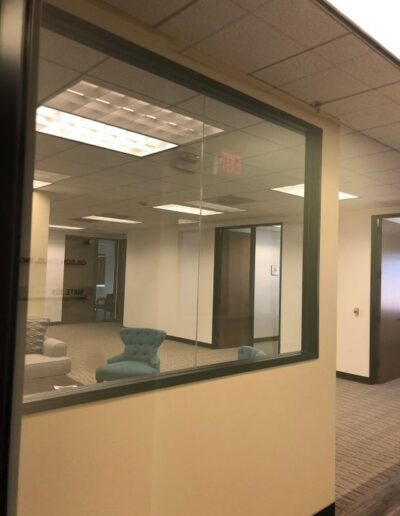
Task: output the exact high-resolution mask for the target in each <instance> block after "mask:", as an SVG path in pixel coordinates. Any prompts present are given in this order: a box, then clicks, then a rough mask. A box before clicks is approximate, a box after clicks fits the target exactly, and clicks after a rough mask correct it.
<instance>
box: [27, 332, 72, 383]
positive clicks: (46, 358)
mask: <svg viewBox="0 0 400 516" xmlns="http://www.w3.org/2000/svg"><path fill="white" fill-rule="evenodd" d="M70 371H71V359H70V358H69V357H67V345H66V344H65V342H62V341H61V340H58V339H54V338H52V337H45V339H44V343H43V353H27V354H26V355H25V380H32V379H35V378H46V377H48V376H60V375H66V374H68V373H69V372H70Z"/></svg>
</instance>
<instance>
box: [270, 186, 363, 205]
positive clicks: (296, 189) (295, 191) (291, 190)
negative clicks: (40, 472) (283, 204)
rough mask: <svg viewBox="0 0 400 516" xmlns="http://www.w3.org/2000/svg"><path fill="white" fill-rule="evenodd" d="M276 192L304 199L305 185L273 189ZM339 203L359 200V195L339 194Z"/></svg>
mask: <svg viewBox="0 0 400 516" xmlns="http://www.w3.org/2000/svg"><path fill="white" fill-rule="evenodd" d="M271 190H274V191H275V192H282V193H285V194H289V195H295V196H296V197H304V184H302V185H291V186H281V187H279V188H271ZM338 198H339V201H345V200H346V199H358V195H353V194H349V193H345V192H339V193H338Z"/></svg>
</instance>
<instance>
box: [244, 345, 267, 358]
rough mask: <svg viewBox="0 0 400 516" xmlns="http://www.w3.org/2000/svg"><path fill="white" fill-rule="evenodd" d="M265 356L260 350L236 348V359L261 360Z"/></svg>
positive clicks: (245, 347)
mask: <svg viewBox="0 0 400 516" xmlns="http://www.w3.org/2000/svg"><path fill="white" fill-rule="evenodd" d="M265 356H266V354H265V353H264V351H262V350H261V349H257V348H253V346H240V347H239V348H238V359H239V360H247V359H249V358H262V357H265Z"/></svg>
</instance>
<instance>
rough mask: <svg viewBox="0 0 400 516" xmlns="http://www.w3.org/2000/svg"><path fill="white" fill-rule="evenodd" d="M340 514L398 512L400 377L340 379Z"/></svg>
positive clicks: (356, 515) (374, 515)
mask: <svg viewBox="0 0 400 516" xmlns="http://www.w3.org/2000/svg"><path fill="white" fill-rule="evenodd" d="M336 506H337V514H340V515H346V516H347V515H348V516H389V515H390V516H395V515H396V516H398V515H400V379H398V380H394V381H392V382H388V383H385V384H382V385H366V384H362V383H356V382H350V381H347V380H338V381H337V428H336Z"/></svg>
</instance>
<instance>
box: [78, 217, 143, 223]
mask: <svg viewBox="0 0 400 516" xmlns="http://www.w3.org/2000/svg"><path fill="white" fill-rule="evenodd" d="M82 218H83V219H88V220H98V221H101V222H117V223H118V224H141V222H140V221H138V220H129V219H117V218H115V217H103V216H101V215H88V216H87V217H82Z"/></svg>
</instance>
